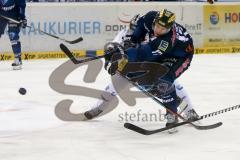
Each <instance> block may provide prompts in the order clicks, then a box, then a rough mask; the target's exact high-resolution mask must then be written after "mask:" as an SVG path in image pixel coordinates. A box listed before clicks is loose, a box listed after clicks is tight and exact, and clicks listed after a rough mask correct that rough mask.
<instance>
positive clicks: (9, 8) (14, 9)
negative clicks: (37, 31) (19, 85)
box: [0, 0, 27, 70]
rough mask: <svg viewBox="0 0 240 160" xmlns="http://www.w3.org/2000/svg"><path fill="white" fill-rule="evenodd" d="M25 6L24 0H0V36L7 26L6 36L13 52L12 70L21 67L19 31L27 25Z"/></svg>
mask: <svg viewBox="0 0 240 160" xmlns="http://www.w3.org/2000/svg"><path fill="white" fill-rule="evenodd" d="M25 8H26V2H25V0H0V37H1V35H3V34H4V31H5V29H6V27H7V26H8V36H9V39H10V41H11V45H12V50H13V53H14V62H13V63H12V67H13V69H14V70H19V69H21V68H22V67H21V66H22V60H21V43H20V41H19V32H20V28H21V27H22V28H25V27H26V26H27V20H26V18H25ZM1 16H5V17H9V18H12V19H15V20H18V21H20V24H16V23H14V22H11V21H10V20H6V19H4V18H3V17H1Z"/></svg>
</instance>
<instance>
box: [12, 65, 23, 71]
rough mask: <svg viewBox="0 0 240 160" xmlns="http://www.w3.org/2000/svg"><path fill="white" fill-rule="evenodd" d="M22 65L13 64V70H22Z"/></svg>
mask: <svg viewBox="0 0 240 160" xmlns="http://www.w3.org/2000/svg"><path fill="white" fill-rule="evenodd" d="M21 69H22V66H13V70H21Z"/></svg>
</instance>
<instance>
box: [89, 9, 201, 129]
mask: <svg viewBox="0 0 240 160" xmlns="http://www.w3.org/2000/svg"><path fill="white" fill-rule="evenodd" d="M131 29H132V32H131V34H130V35H128V36H127V37H130V38H129V39H127V40H124V41H123V46H124V48H128V47H129V44H131V45H130V46H132V45H133V46H135V47H130V48H128V49H126V50H125V51H123V49H122V48H121V47H120V45H118V44H116V43H110V44H108V45H107V46H106V50H109V49H113V48H114V49H115V50H116V49H117V50H118V52H115V53H114V54H111V55H106V56H105V69H107V70H108V72H109V74H111V75H114V74H115V73H116V72H117V71H119V66H120V65H118V64H119V63H118V62H120V61H122V60H123V59H125V58H126V57H127V61H128V62H143V63H144V62H157V63H160V64H161V65H164V66H166V67H167V68H168V72H167V73H166V74H165V75H164V76H163V77H162V75H155V78H154V79H157V81H155V82H153V83H154V84H156V85H157V87H156V88H157V90H156V89H154V90H152V91H151V90H149V92H150V93H151V92H152V93H151V94H152V95H154V96H156V97H157V98H159V99H161V100H162V103H163V104H164V106H165V107H166V108H168V109H169V110H171V111H172V112H174V113H176V112H177V111H178V107H179V106H185V107H183V108H185V109H184V114H185V117H186V119H188V120H192V119H196V118H198V114H197V113H196V112H195V110H194V109H193V108H192V104H191V102H190V100H189V98H188V95H187V94H186V92H185V91H184V89H183V87H182V86H180V84H177V82H176V81H175V80H176V79H177V78H178V77H179V76H181V75H182V73H183V72H184V71H186V70H187V69H188V67H189V66H190V63H191V60H192V57H193V53H194V47H193V40H192V37H191V36H190V35H189V34H188V33H187V31H186V29H185V28H184V27H183V26H181V25H180V24H178V23H176V22H175V14H174V13H172V12H171V11H168V10H166V9H164V10H162V11H161V12H157V11H150V12H148V13H147V14H145V15H144V16H142V17H140V16H135V17H134V18H133V21H132V22H131V24H130V30H131ZM146 38H147V39H148V42H147V43H145V44H144V43H142V42H143V41H144V40H145V39H146ZM137 44H139V45H137ZM126 46H128V47H126ZM113 57H114V58H113ZM116 57H117V59H116ZM118 58H119V59H118ZM113 59H114V63H113V61H112V60H113ZM118 60H119V61H118ZM125 65H126V64H125ZM123 66H124V65H123ZM123 66H122V63H121V70H122V69H123V68H124V67H123ZM119 79H120V80H119V81H121V78H119ZM106 91H107V92H110V93H111V94H109V95H107V96H106V95H102V98H103V99H102V100H100V101H99V102H98V103H97V104H96V105H95V106H94V107H93V109H92V110H90V111H87V112H85V116H86V117H87V118H88V119H91V118H95V117H96V116H98V115H99V114H100V113H101V112H103V110H104V109H105V105H106V104H107V103H109V101H111V100H112V99H113V97H114V96H116V94H117V93H116V90H115V88H114V86H113V85H111V84H110V85H109V86H108V87H106ZM172 112H169V111H168V110H167V113H166V119H167V123H166V126H171V125H172V124H175V123H177V122H178V117H177V116H176V115H175V114H172ZM175 131H176V130H175V129H174V130H171V131H170V132H175Z"/></svg>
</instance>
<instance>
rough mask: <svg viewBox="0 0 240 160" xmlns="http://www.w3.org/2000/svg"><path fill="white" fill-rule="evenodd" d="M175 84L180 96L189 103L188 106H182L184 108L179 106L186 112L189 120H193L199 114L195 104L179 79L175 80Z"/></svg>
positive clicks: (185, 114)
mask: <svg viewBox="0 0 240 160" xmlns="http://www.w3.org/2000/svg"><path fill="white" fill-rule="evenodd" d="M174 85H175V87H176V91H177V95H178V97H180V98H181V99H182V100H183V101H185V102H186V104H187V105H186V106H182V107H183V108H179V109H180V111H181V112H182V113H183V114H184V116H185V117H186V119H188V120H193V119H196V118H198V117H199V115H198V114H197V112H196V111H195V110H194V108H193V104H192V102H191V99H190V97H189V94H188V92H187V91H186V89H185V88H184V87H183V86H182V85H181V84H180V83H179V82H178V81H177V80H175V81H174Z"/></svg>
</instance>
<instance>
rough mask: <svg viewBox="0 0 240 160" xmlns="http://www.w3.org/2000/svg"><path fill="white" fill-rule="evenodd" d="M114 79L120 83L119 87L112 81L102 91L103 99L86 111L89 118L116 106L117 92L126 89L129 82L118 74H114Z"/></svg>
mask: <svg viewBox="0 0 240 160" xmlns="http://www.w3.org/2000/svg"><path fill="white" fill-rule="evenodd" d="M113 81H114V84H117V85H118V86H117V89H116V88H115V87H114V85H113V83H110V84H109V85H108V86H107V87H106V88H105V92H103V93H102V95H101V99H100V100H98V101H97V103H96V104H95V105H93V106H92V109H91V110H89V111H86V112H85V113H84V115H85V117H86V118H87V119H93V118H96V117H98V116H100V115H102V114H103V113H106V112H110V111H112V110H113V109H114V108H115V107H116V105H113V103H114V102H115V101H116V100H117V94H119V93H120V92H121V91H122V90H124V89H125V88H126V87H127V86H128V85H129V83H128V82H127V80H126V79H124V78H123V77H121V76H118V75H114V77H113Z"/></svg>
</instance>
